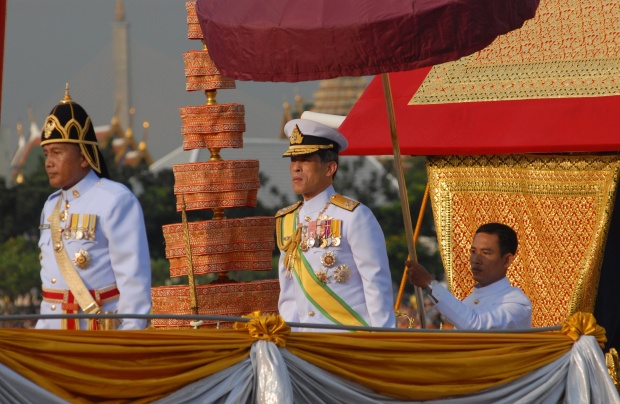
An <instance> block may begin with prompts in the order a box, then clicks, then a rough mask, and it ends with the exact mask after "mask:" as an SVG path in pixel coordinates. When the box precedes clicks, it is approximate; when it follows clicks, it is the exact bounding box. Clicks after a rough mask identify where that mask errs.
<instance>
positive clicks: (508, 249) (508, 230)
mask: <svg viewBox="0 0 620 404" xmlns="http://www.w3.org/2000/svg"><path fill="white" fill-rule="evenodd" d="M478 233H486V234H496V235H497V238H498V239H499V252H500V254H501V255H502V256H504V255H506V254H508V253H510V254H512V255H514V254H516V253H517V247H518V241H517V233H516V232H515V231H514V230H513V229H512V227H510V226H507V225H505V224H503V223H486V224H483V225H482V226H480V227H478V230H476V234H478Z"/></svg>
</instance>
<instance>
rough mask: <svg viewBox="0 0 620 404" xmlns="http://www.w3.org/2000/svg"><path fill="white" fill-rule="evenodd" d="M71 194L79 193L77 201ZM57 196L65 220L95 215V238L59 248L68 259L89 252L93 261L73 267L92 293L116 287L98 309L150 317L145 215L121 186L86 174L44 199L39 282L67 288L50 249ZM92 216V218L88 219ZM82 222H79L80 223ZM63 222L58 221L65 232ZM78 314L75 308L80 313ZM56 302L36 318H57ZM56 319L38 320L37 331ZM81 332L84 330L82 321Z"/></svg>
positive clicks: (139, 325) (133, 324) (133, 325)
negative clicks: (116, 295) (111, 297)
mask: <svg viewBox="0 0 620 404" xmlns="http://www.w3.org/2000/svg"><path fill="white" fill-rule="evenodd" d="M75 195H78V196H77V197H76V196H75ZM60 197H62V198H63V199H62V202H61V207H60V211H61V212H62V211H63V209H64V206H65V202H66V201H68V202H69V205H70V206H69V208H68V213H69V215H68V218H67V221H70V220H71V219H70V218H71V215H72V214H78V215H80V216H79V217H80V218H83V217H84V215H96V218H97V219H96V228H95V237H94V239H93V240H90V239H88V238H86V237H83V238H80V239H78V238H77V237H71V238H68V239H65V237H61V239H62V241H63V243H64V250H66V252H67V253H68V255H69V258H70V259H71V260H73V257H74V254H75V253H76V252H78V251H79V250H81V249H84V250H86V251H88V253H89V254H90V257H91V258H92V262H91V263H90V265H88V267H87V268H85V269H80V268H78V267H76V266H75V265H74V267H75V268H76V271H77V273H78V274H79V275H80V277H81V278H82V280H83V281H84V284H85V285H86V288H88V289H89V290H97V289H102V288H105V287H108V286H110V285H114V284H116V287H117V288H118V290H119V291H120V296H119V299H118V300H114V301H111V302H108V303H106V304H104V305H103V307H102V311H110V312H114V311H118V313H119V314H123V313H127V314H149V313H150V311H151V262H150V257H149V249H148V242H147V238H146V230H145V226H144V215H143V213H142V208H141V207H140V203H139V202H138V199H137V198H136V197H135V196H134V194H133V193H132V192H131V191H130V190H129V189H128V188H127V187H125V186H124V185H122V184H120V183H117V182H114V181H110V180H108V179H103V178H99V177H98V176H97V175H96V174H95V172H94V171H92V170H91V171H90V173H89V174H88V175H86V177H84V178H83V179H82V180H81V181H80V182H79V183H78V184H76V185H75V186H74V187H72V188H70V189H68V190H59V191H57V192H55V193H53V194H52V195H50V196H49V198H48V199H47V202H46V203H45V205H44V207H43V212H42V214H41V224H42V226H41V227H42V229H41V238H40V239H39V248H40V249H41V281H42V285H43V287H44V288H51V289H59V290H66V289H69V286H68V285H67V282H65V279H64V278H63V276H62V274H61V272H60V270H59V268H58V264H57V262H56V257H55V255H54V250H53V242H52V239H51V231H50V228H49V225H50V217H51V215H52V212H53V210H54V208H55V206H56V203H57V202H58V198H60ZM91 217H92V216H91ZM80 220H82V219H80ZM67 221H65V222H60V227H61V228H64V227H65V226H66V225H67ZM63 252H64V251H63ZM81 312H82V311H81V310H80V313H81ZM61 313H62V308H61V305H60V304H53V303H50V302H42V303H41V314H61ZM60 321H61V320H39V321H38V322H37V326H36V327H37V328H51V329H57V328H60ZM146 324H147V322H146V320H137V319H124V320H122V322H121V325H120V327H119V329H124V330H129V329H143V328H145V327H146ZM80 328H81V329H87V325H86V320H81V322H80Z"/></svg>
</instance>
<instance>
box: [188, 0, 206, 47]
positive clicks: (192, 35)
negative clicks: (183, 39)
mask: <svg viewBox="0 0 620 404" xmlns="http://www.w3.org/2000/svg"><path fill="white" fill-rule="evenodd" d="M185 9H186V10H187V39H202V29H201V28H200V21H198V15H197V14H196V0H192V1H187V2H185Z"/></svg>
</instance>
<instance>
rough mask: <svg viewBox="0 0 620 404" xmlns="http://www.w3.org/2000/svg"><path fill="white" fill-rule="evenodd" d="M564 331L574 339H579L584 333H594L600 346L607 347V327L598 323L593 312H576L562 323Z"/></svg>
mask: <svg viewBox="0 0 620 404" xmlns="http://www.w3.org/2000/svg"><path fill="white" fill-rule="evenodd" d="M562 332H563V333H564V334H566V335H568V336H569V337H570V338H571V339H572V340H573V341H577V340H578V339H579V337H581V336H582V335H592V336H593V337H595V338H596V342H598V344H599V346H600V347H601V349H602V348H604V347H605V342H607V336H606V335H605V329H604V328H603V327H601V326H600V325H598V324H597V323H596V319H595V318H594V316H593V315H592V313H582V312H579V313H575V314H573V315H572V316H570V317H569V318H567V319H566V320H564V322H563V323H562Z"/></svg>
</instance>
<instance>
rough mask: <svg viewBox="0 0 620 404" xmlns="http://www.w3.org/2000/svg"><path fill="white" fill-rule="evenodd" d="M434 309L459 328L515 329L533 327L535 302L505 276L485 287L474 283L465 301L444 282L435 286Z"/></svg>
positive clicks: (433, 294) (433, 293)
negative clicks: (444, 285)
mask: <svg viewBox="0 0 620 404" xmlns="http://www.w3.org/2000/svg"><path fill="white" fill-rule="evenodd" d="M432 296H433V297H434V298H435V299H436V300H437V303H436V304H435V309H437V310H438V311H439V312H440V313H441V314H443V315H444V316H445V317H446V319H447V320H448V321H449V322H450V323H451V324H452V325H454V326H455V327H456V328H457V329H459V330H513V329H525V328H532V304H531V303H530V300H529V299H528V298H527V296H525V293H523V291H522V290H521V289H519V288H515V287H513V286H512V285H510V281H508V278H506V277H504V278H503V279H500V280H499V281H497V282H494V283H492V284H490V285H488V286H485V287H483V288H478V287H474V291H473V293H472V294H471V295H469V296H467V297H466V298H465V299H463V301H460V300H458V299H457V298H456V297H454V295H453V294H452V293H450V292H449V291H448V290H446V289H445V288H444V287H442V286H441V285H439V284H437V285H436V286H435V287H433V291H432Z"/></svg>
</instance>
